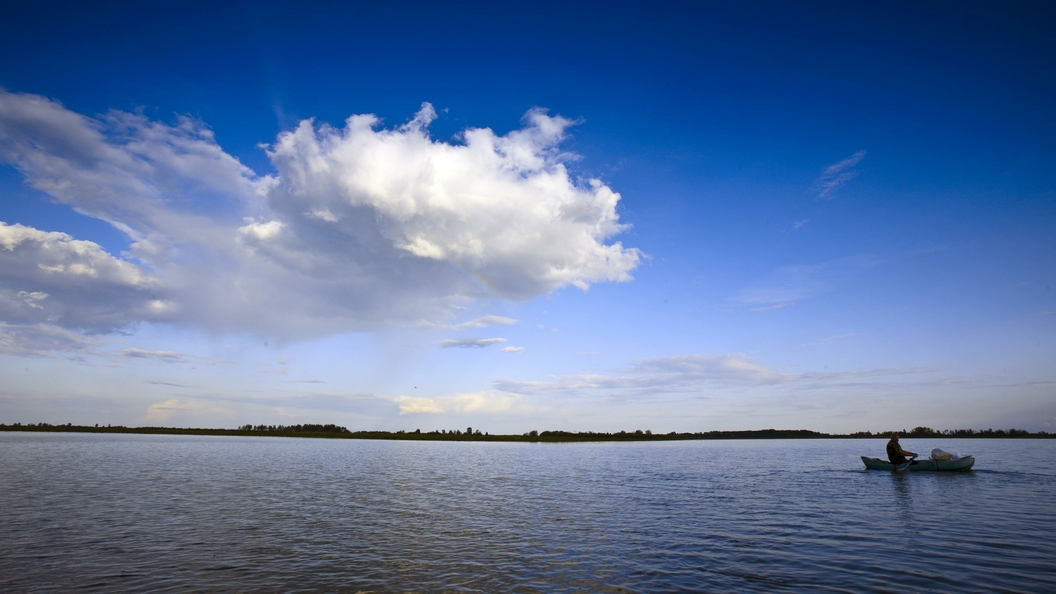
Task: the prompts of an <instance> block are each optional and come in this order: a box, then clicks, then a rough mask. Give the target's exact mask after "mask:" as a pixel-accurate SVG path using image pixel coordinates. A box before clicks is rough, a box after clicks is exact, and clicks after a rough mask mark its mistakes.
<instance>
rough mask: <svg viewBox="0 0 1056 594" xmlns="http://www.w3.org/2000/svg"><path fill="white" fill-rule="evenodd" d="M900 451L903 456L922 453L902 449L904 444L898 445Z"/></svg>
mask: <svg viewBox="0 0 1056 594" xmlns="http://www.w3.org/2000/svg"><path fill="white" fill-rule="evenodd" d="M898 453H899V454H902V455H903V456H919V455H920V454H918V453H916V452H907V451H906V450H903V449H902V446H898Z"/></svg>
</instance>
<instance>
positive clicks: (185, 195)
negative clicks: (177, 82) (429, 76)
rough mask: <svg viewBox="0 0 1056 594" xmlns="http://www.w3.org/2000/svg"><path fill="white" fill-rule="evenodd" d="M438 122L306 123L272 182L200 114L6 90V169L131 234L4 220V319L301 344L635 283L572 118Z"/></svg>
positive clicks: (279, 151)
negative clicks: (575, 140)
mask: <svg viewBox="0 0 1056 594" xmlns="http://www.w3.org/2000/svg"><path fill="white" fill-rule="evenodd" d="M434 118H435V112H434V110H433V108H432V107H431V106H430V105H428V104H423V107H422V109H421V110H420V111H419V112H418V113H417V114H416V115H415V116H414V118H413V119H411V120H410V121H409V122H408V123H406V124H404V125H402V126H398V127H395V128H384V127H382V126H381V124H380V122H379V120H378V119H377V118H376V117H375V116H372V115H355V116H352V117H350V118H349V119H348V120H347V121H346V122H345V125H344V127H343V128H340V129H338V128H333V127H330V126H327V125H320V124H316V123H315V122H313V121H311V120H308V121H304V122H301V123H300V124H299V125H298V126H297V127H296V128H295V129H293V130H290V131H288V132H284V133H282V134H280V135H279V137H278V138H277V139H276V140H275V141H274V142H273V143H272V144H271V145H269V146H268V147H267V148H266V151H267V154H268V156H269V157H270V159H271V161H272V163H273V165H274V167H275V169H276V172H277V173H276V174H272V175H261V174H258V173H256V172H254V171H252V170H250V169H249V168H248V167H246V166H244V165H243V164H241V163H240V162H239V161H238V160H237V159H235V158H234V157H232V156H231V155H229V154H227V153H226V152H224V151H223V149H222V148H221V147H220V146H219V145H218V144H217V142H216V140H215V137H214V136H213V133H212V131H211V130H210V129H209V128H208V127H207V126H206V125H205V124H204V123H202V122H199V121H196V120H193V119H190V118H179V119H177V121H176V122H175V123H174V124H166V123H162V122H157V121H152V120H150V119H149V118H147V117H145V116H143V115H142V114H140V113H126V112H119V111H113V112H110V113H107V114H104V115H101V116H98V117H87V116H84V115H81V114H77V113H74V112H72V111H70V110H68V109H66V108H65V107H63V106H62V105H61V104H59V103H57V102H55V101H52V100H49V99H47V98H44V97H39V96H35V95H25V94H15V93H7V92H3V91H0V160H3V161H4V162H6V163H8V164H10V165H12V166H13V167H15V168H16V169H18V170H19V171H20V172H21V173H22V174H23V175H24V176H25V178H26V181H27V183H28V184H30V185H31V186H32V187H34V188H36V189H38V190H40V191H42V192H44V193H46V194H48V195H50V196H51V197H52V199H54V200H57V201H59V202H61V203H63V204H67V205H69V206H70V207H72V208H74V209H76V210H77V211H78V212H81V213H82V214H85V215H87V216H92V217H96V218H98V219H101V220H104V221H107V222H109V223H110V224H112V225H114V226H115V227H116V228H118V229H120V230H121V231H122V232H124V233H125V234H127V236H128V237H129V239H130V247H129V249H128V251H127V252H125V253H123V254H119V255H114V254H108V253H106V252H105V251H103V250H102V248H100V247H99V246H97V245H95V244H92V243H90V242H85V241H78V240H77V239H76V238H74V237H71V236H69V235H66V234H63V233H55V232H56V231H62V230H55V229H46V230H38V229H31V228H28V227H21V226H18V225H15V224H14V223H17V221H6V223H8V224H6V225H5V226H4V227H3V230H4V231H3V232H4V233H6V234H7V235H9V236H12V237H13V236H15V235H17V236H18V238H19V239H18V240H17V241H14V240H11V241H9V242H8V243H5V244H4V245H3V246H0V303H2V305H0V322H10V323H17V324H29V323H51V324H55V325H58V326H61V327H64V328H76V329H81V330H87V331H90V332H105V331H108V330H112V329H115V328H119V327H121V326H123V325H128V324H130V323H134V322H136V321H140V320H152V321H161V322H171V323H178V324H188V325H193V326H197V327H200V328H206V329H209V330H213V331H221V332H225V331H233V332H251V333H256V334H263V335H270V336H276V337H280V338H287V339H289V338H298V337H306V336H315V335H320V334H325V333H328V332H335V331H343V330H362V329H369V328H375V327H379V326H385V325H390V324H401V323H408V322H420V321H421V320H423V319H424V320H437V319H440V318H443V317H444V316H446V315H448V314H450V313H451V312H452V311H453V310H454V308H456V307H458V306H459V305H462V304H464V303H465V302H467V301H470V300H474V299H481V298H494V297H498V298H504V299H514V300H523V299H530V298H532V297H536V296H539V295H544V294H546V293H549V292H551V291H554V290H555V289H558V288H561V287H563V286H567V285H574V286H577V287H580V288H583V289H585V288H587V287H588V286H589V285H590V284H591V283H596V282H604V281H624V280H628V279H629V278H630V276H629V274H630V272H631V271H632V270H633V269H634V268H635V266H636V265H637V264H638V261H639V257H640V256H639V253H638V251H637V250H636V249H633V248H625V247H623V246H622V245H621V244H620V243H619V242H612V241H611V238H612V237H613V236H614V235H616V234H618V233H619V232H620V231H621V230H623V229H624V227H625V226H624V225H621V224H620V222H619V217H618V215H617V213H616V205H617V203H618V201H619V199H620V196H619V194H617V193H615V192H613V191H612V190H611V189H610V188H609V187H607V186H606V185H604V184H603V183H602V182H600V181H598V180H586V181H582V182H580V181H577V180H576V179H574V178H573V176H571V175H570V174H569V172H568V170H567V169H566V167H565V163H566V162H567V161H568V159H569V155H566V154H563V153H561V151H560V150H559V146H560V143H561V142H562V140H563V139H564V138H565V136H566V131H567V129H568V127H569V126H570V125H571V124H572V122H571V121H569V120H567V119H564V118H561V117H557V116H550V115H547V113H546V112H545V111H543V110H532V111H530V112H528V114H526V115H525V118H524V121H523V127H522V128H521V129H519V130H515V131H513V132H511V133H509V134H506V135H504V136H499V135H496V134H495V133H494V132H492V131H491V130H489V129H483V128H482V129H467V130H465V131H464V132H463V133H462V134H461V138H460V141H459V142H455V143H448V142H442V141H437V140H434V139H433V138H431V137H430V135H429V133H428V126H429V123H430V122H431V121H432V120H433V119H434ZM12 241H14V243H12ZM9 244H10V245H9ZM60 265H61V266H62V267H63V268H62V270H61V271H60V270H59V268H58V266H60ZM89 269H91V270H94V271H96V273H95V274H94V275H92V274H80V273H78V272H77V271H79V270H80V271H85V270H89ZM43 294H46V297H42V296H41V295H43ZM34 295H36V296H34ZM41 308H44V309H41ZM48 308H50V311H45V309H48Z"/></svg>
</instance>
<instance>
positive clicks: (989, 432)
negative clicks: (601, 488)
mask: <svg viewBox="0 0 1056 594" xmlns="http://www.w3.org/2000/svg"><path fill="white" fill-rule="evenodd" d="M247 427H248V426H247ZM259 427H264V428H263V429H260V428H253V429H247V428H245V427H243V428H240V429H197V428H179V427H124V426H110V427H92V426H82V425H72V424H67V425H49V424H46V423H38V424H35V425H34V424H27V425H22V424H14V425H5V424H0V431H33V432H42V433H131V434H141V435H230V436H242V437H309V438H321V439H385V440H402V441H479V442H527V443H536V442H543V443H575V442H626V441H634V442H639V441H700V440H738V439H886V438H888V436H890V435H891V433H892V432H891V431H886V432H880V433H871V432H868V431H861V432H857V433H850V434H839V433H821V432H818V431H810V430H808V429H758V430H751V431H706V432H698V433H675V432H671V433H663V434H660V433H650V432H643V431H634V432H627V431H620V432H616V433H596V432H578V433H574V432H568V431H543V432H536V431H531V432H529V433H525V434H522V435H491V434H487V433H484V434H481V433H480V432H479V431H477V432H476V433H472V432H469V433H463V432H462V431H460V430H457V431H450V432H439V431H432V432H428V433H422V432H407V431H395V432H390V431H349V430H348V429H346V428H344V427H337V426H335V425H325V426H322V425H308V426H302V425H295V426H291V427H285V426H278V427H275V428H271V427H268V426H263V425H261V426H259ZM316 428H320V429H322V430H314V429H316ZM898 433H899V435H901V436H903V437H906V438H909V439H928V438H956V439H962V438H966V439H993V438H1014V439H1047V438H1056V433H1048V432H1045V431H1039V432H1037V433H1030V432H1029V431H1026V430H1023V429H1009V430H1007V431H1006V430H1004V429H996V430H995V429H984V430H972V429H958V430H953V431H951V430H945V431H936V430H933V429H930V428H927V427H918V428H916V429H913V430H910V431H898Z"/></svg>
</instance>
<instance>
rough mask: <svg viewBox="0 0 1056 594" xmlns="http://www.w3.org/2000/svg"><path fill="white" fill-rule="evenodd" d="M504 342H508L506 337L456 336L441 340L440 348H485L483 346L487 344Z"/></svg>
mask: <svg viewBox="0 0 1056 594" xmlns="http://www.w3.org/2000/svg"><path fill="white" fill-rule="evenodd" d="M503 342H506V339H505V338H454V339H447V340H441V341H440V348H442V349H450V348H463V349H472V348H483V347H486V346H491V345H493V344H499V343H503Z"/></svg>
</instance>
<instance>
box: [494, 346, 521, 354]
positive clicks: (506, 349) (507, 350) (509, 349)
mask: <svg viewBox="0 0 1056 594" xmlns="http://www.w3.org/2000/svg"><path fill="white" fill-rule="evenodd" d="M499 352H500V353H523V352H524V347H518V346H508V347H502V348H501V349H499Z"/></svg>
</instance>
